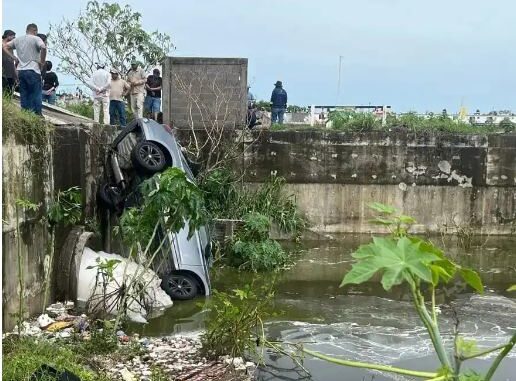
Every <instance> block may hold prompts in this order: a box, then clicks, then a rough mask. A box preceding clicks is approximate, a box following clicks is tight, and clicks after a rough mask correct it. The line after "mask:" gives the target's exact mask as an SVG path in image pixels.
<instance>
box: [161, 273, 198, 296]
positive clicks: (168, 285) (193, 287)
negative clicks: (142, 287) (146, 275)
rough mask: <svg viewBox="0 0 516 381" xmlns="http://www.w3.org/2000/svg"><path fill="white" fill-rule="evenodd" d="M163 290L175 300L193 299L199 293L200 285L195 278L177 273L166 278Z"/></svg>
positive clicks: (163, 282) (163, 281)
mask: <svg viewBox="0 0 516 381" xmlns="http://www.w3.org/2000/svg"><path fill="white" fill-rule="evenodd" d="M161 288H163V290H164V291H165V292H166V293H167V294H168V295H169V296H170V297H171V298H172V299H175V300H189V299H193V298H194V297H195V296H197V294H198V292H199V285H198V284H197V280H196V279H195V278H194V277H193V276H191V275H188V274H185V273H177V272H173V273H170V274H168V275H167V276H165V277H164V278H163V280H162V281H161Z"/></svg>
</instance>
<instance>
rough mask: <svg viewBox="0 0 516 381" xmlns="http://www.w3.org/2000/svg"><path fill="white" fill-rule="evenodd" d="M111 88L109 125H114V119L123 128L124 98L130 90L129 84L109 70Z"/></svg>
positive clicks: (115, 72)
mask: <svg viewBox="0 0 516 381" xmlns="http://www.w3.org/2000/svg"><path fill="white" fill-rule="evenodd" d="M110 73H111V86H110V88H109V124H111V125H112V126H114V125H115V121H116V117H117V116H118V119H119V121H120V126H122V127H125V123H126V121H125V103H124V97H125V96H126V94H127V92H128V91H129V89H130V88H131V87H130V86H129V84H128V83H127V82H126V81H124V80H123V79H122V78H120V75H119V74H118V71H117V70H116V69H111V70H110Z"/></svg>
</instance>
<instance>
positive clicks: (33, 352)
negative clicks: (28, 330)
mask: <svg viewBox="0 0 516 381" xmlns="http://www.w3.org/2000/svg"><path fill="white" fill-rule="evenodd" d="M2 349H3V359H2V365H3V366H2V379H3V380H9V381H15V380H16V381H18V380H29V379H30V376H31V375H32V374H33V373H34V372H35V371H36V370H37V369H38V368H39V367H40V366H41V365H44V364H46V365H50V366H52V367H54V368H56V369H57V370H59V371H63V370H68V371H70V372H72V373H74V374H76V375H77V376H78V377H79V378H80V379H81V380H82V381H90V380H91V381H94V380H95V381H102V380H108V378H107V377H106V376H105V375H103V374H98V373H96V372H94V371H93V370H92V369H91V367H90V362H91V361H90V359H89V358H90V357H91V354H88V355H85V356H82V355H80V354H78V353H76V352H74V351H73V347H72V346H70V345H67V344H64V343H62V342H50V341H47V340H45V339H38V340H36V339H33V338H20V339H18V338H15V337H10V338H6V339H4V340H3V341H2Z"/></svg>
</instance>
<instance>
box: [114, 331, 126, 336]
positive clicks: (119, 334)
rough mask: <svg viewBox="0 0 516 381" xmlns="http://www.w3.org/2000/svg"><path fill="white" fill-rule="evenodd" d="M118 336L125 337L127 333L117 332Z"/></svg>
mask: <svg viewBox="0 0 516 381" xmlns="http://www.w3.org/2000/svg"><path fill="white" fill-rule="evenodd" d="M116 335H117V336H125V332H124V331H116Z"/></svg>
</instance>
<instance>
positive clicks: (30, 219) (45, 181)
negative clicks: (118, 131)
mask: <svg viewBox="0 0 516 381" xmlns="http://www.w3.org/2000/svg"><path fill="white" fill-rule="evenodd" d="M113 132H114V131H113V129H111V128H108V127H103V126H93V125H91V126H73V125H66V126H56V127H55V130H54V131H53V132H52V134H51V135H50V137H49V139H50V140H49V144H48V146H47V147H45V150H44V151H43V152H39V151H37V150H36V149H35V148H34V147H31V146H28V145H24V144H21V143H20V142H18V141H17V140H16V139H15V138H14V137H11V136H7V137H5V136H4V139H3V147H2V148H3V151H2V162H3V166H2V180H3V189H2V211H3V224H2V244H3V248H2V249H3V250H2V263H3V271H2V273H3V274H2V275H3V277H2V298H3V311H2V317H3V327H4V329H10V328H12V327H13V326H14V324H15V322H16V316H15V315H14V314H16V313H17V312H18V308H19V296H18V295H19V277H18V257H19V255H18V247H19V248H20V257H21V259H22V261H21V263H22V269H23V274H24V276H23V278H24V282H23V284H24V286H23V288H24V306H25V307H24V309H25V315H34V314H37V313H40V312H41V310H42V307H43V293H44V281H45V268H46V266H48V259H49V257H48V246H49V244H50V236H49V234H48V226H47V223H46V221H45V213H46V210H47V206H48V205H49V203H50V200H51V199H52V196H51V195H52V193H53V192H57V191H59V190H66V189H68V188H70V187H72V186H79V187H80V188H81V191H82V199H83V205H84V213H83V215H84V218H85V219H87V220H88V219H91V220H92V221H95V222H96V219H95V216H96V205H97V203H96V194H97V188H98V182H99V181H100V180H101V179H102V170H103V160H104V154H105V151H106V146H107V144H109V142H110V141H111V139H112V136H113ZM17 199H26V200H28V201H30V202H32V203H35V204H39V205H40V208H39V209H38V212H36V213H35V212H30V211H28V212H26V213H19V216H18V219H17V218H16V200H17ZM20 210H21V209H20ZM17 226H19V231H20V235H18V234H17ZM90 229H91V228H90ZM69 230H70V228H65V227H59V228H58V229H57V231H56V235H55V257H54V269H53V272H54V276H53V277H52V279H51V280H50V284H51V288H50V291H51V293H50V298H51V299H55V298H58V299H62V298H61V296H62V293H61V294H60V293H59V291H63V290H58V289H57V288H56V287H54V286H55V281H56V274H59V273H60V272H61V271H62V264H63V262H62V260H61V258H60V252H61V251H60V249H61V246H62V245H63V243H64V241H65V239H66V237H67V235H68V232H69ZM18 243H20V245H18Z"/></svg>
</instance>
